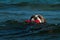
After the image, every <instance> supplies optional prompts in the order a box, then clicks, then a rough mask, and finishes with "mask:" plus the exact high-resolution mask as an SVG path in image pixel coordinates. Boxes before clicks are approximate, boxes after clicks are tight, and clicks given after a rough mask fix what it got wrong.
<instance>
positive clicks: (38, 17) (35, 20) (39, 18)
mask: <svg viewBox="0 0 60 40" xmlns="http://www.w3.org/2000/svg"><path fill="white" fill-rule="evenodd" d="M25 22H26V23H32V22H33V23H38V24H39V23H45V22H46V21H45V19H44V18H43V16H41V15H33V16H31V18H30V19H29V20H26V21H25Z"/></svg>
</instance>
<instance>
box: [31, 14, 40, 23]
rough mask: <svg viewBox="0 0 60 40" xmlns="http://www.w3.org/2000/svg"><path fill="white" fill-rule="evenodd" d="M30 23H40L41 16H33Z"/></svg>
mask: <svg viewBox="0 0 60 40" xmlns="http://www.w3.org/2000/svg"><path fill="white" fill-rule="evenodd" d="M30 20H31V21H35V20H38V21H39V22H40V23H41V16H40V15H33V16H31V18H30Z"/></svg>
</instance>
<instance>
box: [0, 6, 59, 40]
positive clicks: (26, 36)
mask: <svg viewBox="0 0 60 40" xmlns="http://www.w3.org/2000/svg"><path fill="white" fill-rule="evenodd" d="M33 14H41V15H43V16H44V17H45V19H46V20H47V23H48V24H46V25H43V26H41V27H42V29H41V30H40V29H39V28H38V30H34V31H31V30H30V28H29V27H33V26H34V27H37V26H38V27H40V25H32V26H31V25H28V26H27V27H28V28H26V29H19V27H22V26H21V25H20V26H18V27H17V26H16V27H14V26H12V25H8V24H4V23H2V22H5V21H7V20H17V21H19V22H22V21H24V20H26V19H29V18H30V17H31V15H33ZM0 22H1V23H0V40H60V33H59V32H60V31H59V28H60V11H59V10H57V11H42V10H38V9H32V8H31V7H29V6H25V7H16V6H8V7H7V6H5V7H1V8H0ZM51 24H52V25H51ZM6 25H7V26H6ZM55 29H56V30H57V31H56V32H55V33H52V32H51V30H54V31H55ZM45 30H46V31H47V30H50V33H45V32H44V33H41V32H42V31H45ZM40 31H41V32H40ZM58 31H59V32H58ZM57 32H58V33H57Z"/></svg>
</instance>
